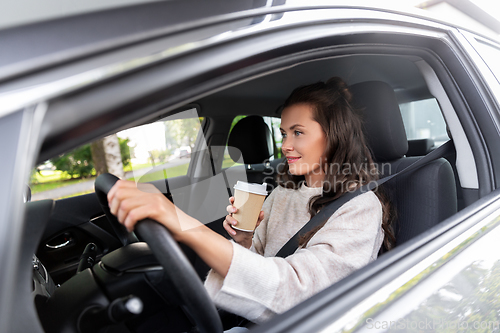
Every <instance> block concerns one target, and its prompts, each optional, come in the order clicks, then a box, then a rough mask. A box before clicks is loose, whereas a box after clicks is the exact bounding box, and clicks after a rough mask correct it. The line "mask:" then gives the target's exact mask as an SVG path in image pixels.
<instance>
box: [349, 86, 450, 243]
mask: <svg viewBox="0 0 500 333" xmlns="http://www.w3.org/2000/svg"><path fill="white" fill-rule="evenodd" d="M351 92H352V94H353V106H354V107H355V109H356V110H358V111H359V112H361V114H362V116H363V121H364V129H365V135H366V137H367V140H368V145H369V147H370V149H371V150H372V153H373V156H374V159H375V161H376V163H377V164H378V166H379V170H380V172H381V177H384V176H388V175H392V174H395V173H397V172H399V171H401V170H402V169H404V168H405V167H406V166H408V165H410V164H411V163H413V162H415V161H416V160H418V159H419V157H405V154H406V152H407V150H408V141H407V138H406V133H405V129H404V124H403V119H402V117H401V112H400V109H399V104H398V102H397V99H396V95H395V93H394V90H393V89H392V88H391V87H390V86H389V85H388V84H387V83H384V82H380V81H370V82H362V83H358V84H354V85H352V86H351ZM384 188H385V189H386V191H387V192H389V193H388V194H389V196H390V198H391V202H392V204H393V205H394V206H395V208H396V211H397V218H396V223H395V233H396V245H400V244H402V243H404V242H406V241H407V240H409V239H411V238H413V237H415V236H417V235H419V234H420V233H422V232H424V231H426V230H428V229H429V228H431V227H433V226H435V225H436V224H438V223H439V222H441V221H442V220H444V219H446V218H447V217H449V216H451V215H453V214H454V213H456V211H457V194H456V186H455V178H454V174H453V169H452V167H451V165H450V163H449V162H448V161H447V160H445V159H444V158H440V159H437V160H435V161H432V162H430V163H428V164H426V165H424V166H422V167H421V168H419V169H417V170H415V171H413V172H410V173H408V174H404V175H401V176H398V177H396V178H395V179H394V180H391V181H389V182H387V185H384Z"/></svg>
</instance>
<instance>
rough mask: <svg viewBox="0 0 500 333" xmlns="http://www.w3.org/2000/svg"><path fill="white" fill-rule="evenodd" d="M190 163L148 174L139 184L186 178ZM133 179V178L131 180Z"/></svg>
mask: <svg viewBox="0 0 500 333" xmlns="http://www.w3.org/2000/svg"><path fill="white" fill-rule="evenodd" d="M188 167H189V163H186V164H182V165H177V166H174V167H171V168H168V169H164V170H158V171H155V172H151V173H147V174H145V175H144V176H142V177H141V178H140V179H139V182H141V183H146V182H152V181H154V180H161V179H165V175H166V178H174V177H177V176H184V175H186V174H187V170H188ZM129 179H133V178H129Z"/></svg>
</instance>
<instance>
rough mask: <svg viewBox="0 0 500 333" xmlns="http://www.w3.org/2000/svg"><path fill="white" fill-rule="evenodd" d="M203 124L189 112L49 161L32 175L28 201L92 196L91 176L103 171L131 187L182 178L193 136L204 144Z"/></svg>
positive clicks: (79, 148)
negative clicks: (30, 193) (82, 195)
mask: <svg viewBox="0 0 500 333" xmlns="http://www.w3.org/2000/svg"><path fill="white" fill-rule="evenodd" d="M202 122H203V117H198V115H197V112H196V109H191V110H188V111H184V112H181V113H178V114H175V115H174V116H171V117H167V118H164V119H161V120H159V121H156V122H153V123H149V124H146V125H141V126H136V127H133V128H130V129H126V130H123V131H120V132H118V133H116V134H113V135H110V136H107V137H105V138H102V139H99V140H96V141H94V142H91V143H88V144H85V145H82V146H80V147H78V148H76V149H74V150H72V151H70V152H67V153H65V154H62V155H60V156H57V157H55V158H52V159H50V160H48V161H46V162H44V163H42V164H40V165H38V166H37V167H36V168H35V169H34V170H33V171H32V174H31V179H30V187H31V191H32V200H33V201H35V200H42V199H61V198H67V197H72V196H77V195H81V194H86V193H91V192H93V191H94V180H95V178H96V176H97V175H98V174H100V173H104V172H109V173H112V174H114V175H116V176H118V177H120V178H122V179H128V180H135V181H136V182H149V181H154V180H159V179H165V178H173V177H178V176H185V175H187V173H188V168H189V164H190V161H191V153H192V152H193V150H194V149H195V143H196V142H197V141H196V140H197V138H198V136H200V138H201V140H203V135H202V131H201V128H202V127H201V124H202Z"/></svg>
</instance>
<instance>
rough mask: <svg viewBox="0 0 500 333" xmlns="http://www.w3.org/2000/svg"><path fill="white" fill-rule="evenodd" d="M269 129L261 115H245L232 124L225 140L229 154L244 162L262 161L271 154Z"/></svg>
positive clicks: (271, 146) (237, 160)
mask: <svg viewBox="0 0 500 333" xmlns="http://www.w3.org/2000/svg"><path fill="white" fill-rule="evenodd" d="M272 143H273V141H272V137H271V131H270V130H269V127H267V124H266V123H265V122H264V119H262V117H261V116H247V117H245V118H243V119H241V120H240V121H238V123H236V125H234V127H233V129H232V130H231V133H230V134H229V139H228V141H227V146H228V151H229V156H231V159H232V160H233V161H235V162H239V160H240V158H241V156H242V155H243V161H244V163H245V164H255V163H263V162H264V161H265V160H267V159H269V157H271V155H272V154H273V144H272Z"/></svg>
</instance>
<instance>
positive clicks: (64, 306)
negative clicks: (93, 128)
mask: <svg viewBox="0 0 500 333" xmlns="http://www.w3.org/2000/svg"><path fill="white" fill-rule="evenodd" d="M332 76H338V77H341V78H343V79H344V80H345V81H346V82H347V83H348V84H349V85H350V89H351V92H352V94H353V107H354V108H355V110H356V111H357V112H360V113H361V115H362V118H363V122H364V128H365V134H366V137H367V139H368V144H369V147H370V149H371V151H372V153H373V156H374V159H375V161H376V163H377V165H378V166H379V170H380V177H381V178H382V177H385V176H389V175H392V174H395V173H397V172H399V171H401V170H403V169H404V168H405V167H407V166H409V165H411V164H412V163H414V162H415V161H417V160H418V159H420V158H421V157H422V156H424V155H426V154H428V153H429V152H431V151H433V150H434V149H436V148H437V147H438V146H439V145H441V144H442V143H444V142H446V141H447V140H449V139H451V140H453V142H454V143H455V151H454V152H453V153H448V154H446V155H445V156H442V157H440V158H438V159H436V160H434V161H432V162H430V163H428V164H426V165H424V166H422V167H420V168H419V169H418V170H416V171H413V172H411V173H409V174H405V175H402V176H398V177H396V178H395V179H394V180H392V181H390V182H389V183H387V184H385V185H384V188H385V190H386V191H387V193H388V194H389V197H390V198H391V201H392V202H393V204H394V206H395V208H396V211H397V221H396V225H395V231H396V241H397V243H396V245H397V246H396V247H395V248H394V249H393V250H391V251H390V252H389V253H387V254H384V255H390V254H391V252H397V251H398V247H399V246H400V245H402V244H403V243H405V242H407V241H409V240H411V239H413V238H415V237H418V236H419V235H421V234H422V233H425V232H426V231H428V230H429V229H431V228H432V227H434V226H436V225H437V224H439V223H440V222H442V221H444V220H445V219H446V218H448V217H450V216H452V215H453V214H454V213H456V212H457V211H459V210H461V209H463V208H464V207H466V206H467V205H469V204H471V203H472V202H474V201H475V200H476V199H477V190H478V187H477V175H475V174H474V172H472V173H470V172H468V173H464V172H460V171H461V170H465V169H464V165H467V164H470V163H474V161H470V159H469V158H468V156H470V154H469V153H470V145H468V144H467V142H466V139H464V138H465V135H464V134H463V129H461V128H460V126H456V122H454V121H453V115H454V110H453V109H450V107H451V104H450V103H449V101H447V97H446V94H445V93H444V94H443V91H444V90H443V88H442V87H441V88H439V87H440V84H439V80H438V79H437V77H436V75H435V74H433V72H432V68H431V67H430V66H429V65H428V64H426V63H425V61H423V60H422V59H421V58H419V57H417V56H410V55H387V54H353V55H349V56H338V57H327V58H320V59H316V60H314V61H305V62H300V63H296V64H294V65H292V66H287V67H283V68H280V69H279V70H274V71H272V72H270V73H267V74H266V75H260V76H258V77H253V78H248V79H246V80H245V81H242V82H240V83H238V84H233V85H231V86H229V87H226V88H225V89H219V90H218V91H215V92H213V93H211V94H206V95H205V96H203V97H200V98H197V99H196V100H192V101H189V103H186V104H184V105H182V106H180V107H178V108H176V109H175V110H173V111H171V110H169V111H168V112H165V113H164V114H162V115H161V116H160V117H158V116H155V118H154V119H152V118H151V117H149V118H145V119H144V121H143V123H142V124H148V123H152V122H154V121H156V120H158V119H160V118H162V119H163V118H165V117H168V116H172V115H175V114H179V115H180V114H181V113H182V112H185V111H187V110H191V111H190V114H196V116H197V117H203V122H202V123H201V129H200V132H199V133H198V136H197V139H196V142H195V144H194V149H193V150H192V152H191V156H190V162H189V169H188V171H187V174H186V175H182V176H177V177H172V178H168V179H160V180H154V181H152V183H153V184H154V185H155V186H157V187H158V188H159V189H161V190H162V191H164V192H165V194H167V192H168V193H170V192H171V193H172V194H173V200H174V203H175V204H176V205H178V206H179V207H180V208H181V209H183V210H185V211H186V212H187V213H189V214H190V215H192V216H196V217H199V218H200V220H202V221H203V222H204V223H206V224H207V225H208V226H209V227H210V228H212V229H213V230H214V231H216V232H218V233H220V234H222V235H224V236H225V237H226V238H229V235H228V234H227V233H226V232H225V231H224V229H223V227H222V221H223V220H224V217H225V207H226V206H227V203H228V197H229V196H230V195H231V194H232V191H233V186H234V184H235V183H236V181H237V180H242V179H241V177H242V176H243V177H244V178H246V180H248V181H249V182H255V183H263V182H265V183H267V185H268V190H269V191H270V190H272V189H273V188H275V187H276V186H277V183H276V175H277V172H278V170H279V168H280V165H282V164H283V163H285V161H284V158H282V157H281V155H280V153H279V142H277V141H278V140H277V136H276V128H274V129H273V126H274V124H279V117H280V112H281V105H282V104H283V102H284V100H285V99H286V97H287V96H288V95H289V94H290V92H291V91H292V90H293V89H294V88H296V87H298V86H301V85H306V84H310V83H314V82H318V81H325V80H327V79H328V78H330V77H332ZM436 85H437V86H438V87H436ZM423 101H424V102H425V101H427V102H425V103H423ZM428 101H431V102H432V103H428ZM420 102H422V103H420ZM431 104H432V105H431ZM409 108H413V109H412V111H411V112H408V113H404V112H403V109H409ZM193 112H194V113H193ZM428 114H433V116H432V117H437V118H439V119H440V121H441V122H443V123H444V124H446V125H445V126H446V127H444V130H443V129H442V130H441V132H440V133H439V134H436V133H434V132H433V129H432V126H435V127H438V125H435V124H434V123H435V120H434V119H435V118H429V117H428ZM240 116H244V117H240ZM237 117H240V118H239V119H238V120H237V121H235V119H237ZM418 117H421V119H420V118H419V119H417V120H415V119H416V118H418ZM268 119H274V120H273V121H271V122H270V121H268ZM412 119H413V120H412ZM410 120H412V121H410ZM418 122H422V123H424V125H423V126H428V127H423V126H420V125H415V124H418ZM412 124H413V125H412ZM425 124H427V125H425ZM451 124H453V125H454V126H451ZM133 125H134V126H136V125H137V122H134V124H133ZM409 126H417V128H413V129H411V128H409ZM418 126H420V127H418ZM231 127H232V128H231ZM121 129H123V128H121ZM412 130H413V131H414V132H418V134H419V135H417V136H416V137H415V136H412V137H410V136H409V133H410V132H411V131H412ZM277 134H279V130H278V131H277ZM457 142H458V143H459V144H457ZM228 156H229V157H230V159H231V160H232V162H231V164H233V165H232V166H229V167H228V166H224V165H223V161H224V159H225V158H226V159H227V157H228ZM467 170H470V168H469V169H467ZM474 179H476V181H474ZM243 180H245V179H243ZM221 184H222V185H221ZM471 184H472V185H471ZM221 188H222V189H221ZM215 191H218V192H217V195H214V193H215ZM214 202H215V204H214ZM101 204H102V202H99V200H98V198H97V197H96V194H95V193H90V194H85V195H80V196H77V197H71V198H66V199H60V200H56V201H55V203H54V204H53V203H52V201H51V200H44V201H39V202H37V201H34V202H32V203H30V204H29V208H28V210H27V212H28V213H27V215H26V221H27V223H28V224H29V225H36V228H37V230H40V234H41V235H42V236H41V238H40V239H36V237H35V236H32V239H33V241H32V243H33V244H38V245H37V246H36V247H37V248H36V249H33V252H34V253H36V257H35V258H36V259H34V260H35V261H36V262H37V263H38V264H37V267H38V268H37V269H36V270H34V272H35V273H34V286H33V291H32V295H33V297H34V300H35V305H36V310H37V312H38V316H39V318H40V321H41V323H42V326H43V327H44V328H45V329H46V330H47V331H53V332H59V331H64V330H65V329H66V326H67V325H70V324H69V322H71V320H70V319H65V320H61V318H73V319H72V320H76V319H74V318H77V317H78V316H80V315H81V312H82V311H83V310H82V309H83V308H84V307H85V306H86V305H88V304H99V305H102V306H104V304H106V301H105V298H107V299H109V300H115V299H122V298H124V297H129V296H130V295H132V294H133V295H135V296H137V297H139V298H141V299H142V302H143V303H144V309H143V311H142V313H141V314H138V315H135V316H134V317H131V318H127V319H126V321H125V323H121V324H114V327H115V331H117V332H118V331H120V332H127V331H131V332H151V331H153V328H154V329H155V332H163V330H161V329H159V328H160V327H164V331H165V332H182V331H186V330H187V329H189V327H190V326H191V325H192V324H191V322H190V320H189V318H188V317H187V316H186V315H185V314H184V313H183V311H182V310H181V308H180V307H179V304H182V302H181V301H179V300H178V299H177V298H178V295H176V294H175V292H172V290H171V286H170V285H169V281H168V279H164V278H163V275H162V272H163V271H162V269H161V267H160V268H158V262H157V260H156V259H155V257H154V255H153V253H152V252H151V251H150V250H149V249H148V248H147V246H146V247H144V246H143V244H144V243H140V242H139V243H137V242H136V241H137V240H138V239H137V238H136V236H135V235H132V236H129V237H128V239H127V240H126V242H127V244H129V245H127V246H123V245H124V242H123V241H122V240H121V239H120V238H119V237H118V236H117V234H116V231H115V230H114V229H113V227H112V225H111V223H110V221H109V218H108V217H107V216H106V214H104V212H103V210H102V206H101ZM52 205H53V206H52ZM208 210H211V212H210V213H208V212H207V211H208ZM40 216H46V219H45V221H44V222H43V223H40ZM30 220H33V221H31V222H30ZM42 230H43V231H42ZM66 242H68V244H69V246H61V247H57V246H56V245H57V244H63V243H66ZM89 243H93V244H96V245H97V249H96V253H95V254H94V255H95V258H96V259H95V266H94V271H95V275H96V276H97V278H96V277H93V276H92V274H90V273H89V272H88V271H89V270H85V271H80V272H78V273H77V267H78V264H79V262H80V259H81V256H82V253H84V251H85V249H86V247H87V245H88V244H89ZM134 244H135V245H134ZM140 244H142V245H140ZM181 248H182V250H183V252H184V254H185V255H186V257H187V258H188V260H189V262H190V264H191V265H192V266H193V268H194V270H195V271H196V273H197V275H198V276H199V278H200V281H201V280H203V279H204V278H205V276H206V274H207V272H208V269H209V267H208V266H207V265H206V264H205V263H204V262H203V261H202V260H201V259H200V258H199V257H198V256H197V255H196V254H195V253H194V252H193V251H192V250H190V249H189V248H187V247H185V246H183V245H181ZM40 267H41V268H40ZM35 277H36V278H35ZM96 280H98V281H97V282H96ZM61 289H62V290H61ZM99 290H103V291H99ZM63 292H64V294H63ZM58 293H59V295H62V296H60V297H59V298H57V299H56V297H53V296H54V295H56V294H58ZM54 299H56V300H54ZM85 311H87V310H85ZM96 311H97V310H96ZM54 313H58V314H59V315H58V316H57V318H54V315H53V314H54ZM86 313H87V314H88V312H86ZM99 315H101V314H99V313H98V314H88V316H89V318H94V317H92V316H99ZM92 329H95V327H86V328H85V329H84V330H87V331H91V330H92ZM111 331H112V330H110V331H109V332H111ZM113 332H114V331H113Z"/></svg>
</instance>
